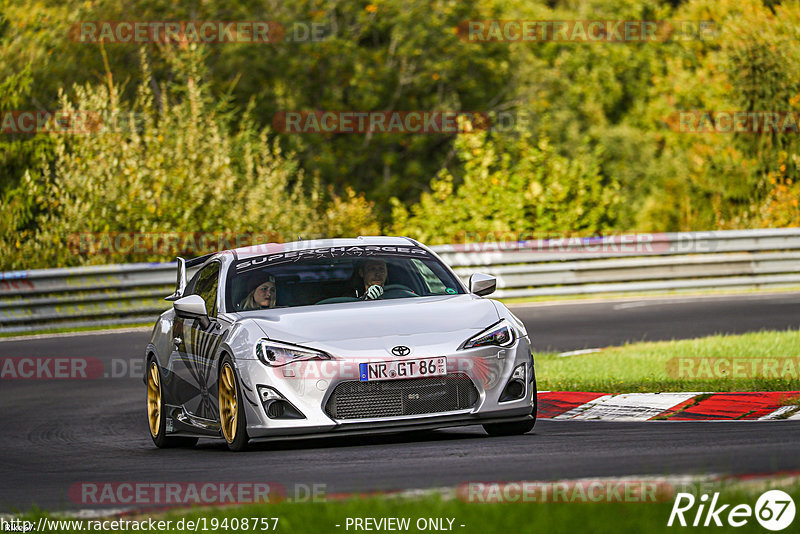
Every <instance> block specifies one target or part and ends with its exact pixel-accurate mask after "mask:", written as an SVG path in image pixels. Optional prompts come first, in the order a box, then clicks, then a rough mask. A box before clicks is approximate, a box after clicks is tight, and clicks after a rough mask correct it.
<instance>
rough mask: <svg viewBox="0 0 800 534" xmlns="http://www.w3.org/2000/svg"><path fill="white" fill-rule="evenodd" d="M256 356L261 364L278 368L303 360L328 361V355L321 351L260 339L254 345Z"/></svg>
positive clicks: (329, 357)
mask: <svg viewBox="0 0 800 534" xmlns="http://www.w3.org/2000/svg"><path fill="white" fill-rule="evenodd" d="M256 356H257V357H258V359H259V360H261V362H262V363H265V364H267V365H270V366H272V367H280V366H282V365H286V364H287V363H291V362H297V361H303V360H330V359H331V356H330V354H328V353H326V352H322V351H321V350H315V349H309V348H307V347H301V346H299V345H292V344H290V343H283V342H281V341H273V340H271V339H262V340H261V341H259V342H258V343H256Z"/></svg>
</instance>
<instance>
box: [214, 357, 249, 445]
mask: <svg viewBox="0 0 800 534" xmlns="http://www.w3.org/2000/svg"><path fill="white" fill-rule="evenodd" d="M217 389H218V390H219V396H218V398H219V422H220V430H221V431H222V437H223V438H225V443H227V444H228V448H229V449H230V450H232V451H236V452H239V451H244V450H246V449H247V442H248V441H249V439H250V438H249V436H248V435H247V420H246V417H245V415H244V404H243V403H242V390H241V388H240V387H239V378H238V377H237V376H236V370H235V369H234V367H233V359H232V358H231V357H230V356H229V355H227V354H226V355H225V357H224V358H222V365H220V367H219V377H218V379H217Z"/></svg>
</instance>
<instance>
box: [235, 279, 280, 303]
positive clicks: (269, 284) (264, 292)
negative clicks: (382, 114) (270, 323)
mask: <svg viewBox="0 0 800 534" xmlns="http://www.w3.org/2000/svg"><path fill="white" fill-rule="evenodd" d="M277 299H278V288H277V286H276V285H275V277H274V276H272V275H267V278H266V280H264V281H263V282H261V283H260V284H258V285H256V286H255V287H253V289H251V290H250V292H249V293H248V294H247V298H245V299H244V302H243V303H242V311H250V310H265V309H269V308H274V307H275V301H276V300H277Z"/></svg>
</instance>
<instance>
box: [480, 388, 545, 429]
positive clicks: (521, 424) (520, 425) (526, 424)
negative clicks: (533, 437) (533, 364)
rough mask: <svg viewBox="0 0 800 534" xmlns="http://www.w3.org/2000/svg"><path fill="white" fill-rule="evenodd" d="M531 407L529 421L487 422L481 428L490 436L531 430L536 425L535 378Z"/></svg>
mask: <svg viewBox="0 0 800 534" xmlns="http://www.w3.org/2000/svg"><path fill="white" fill-rule="evenodd" d="M532 387H533V408H532V409H531V415H532V416H533V419H531V420H529V421H515V422H513V423H489V424H487V425H483V429H484V430H485V431H486V433H487V434H489V435H490V436H519V435H521V434H527V433H528V432H530V431H531V430H533V427H534V425H536V407H537V404H538V402H537V400H536V380H535V379H534V381H533V384H532Z"/></svg>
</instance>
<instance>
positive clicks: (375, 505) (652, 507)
mask: <svg viewBox="0 0 800 534" xmlns="http://www.w3.org/2000/svg"><path fill="white" fill-rule="evenodd" d="M769 487H774V486H773V483H768V484H767V485H766V486H764V485H761V486H752V485H751V486H748V487H743V486H723V487H719V488H713V489H707V488H705V489H704V488H703V487H702V486H699V487H698V488H697V489H696V490H695V491H694V493H695V494H696V497H697V498H698V499H697V501H696V504H695V506H694V507H693V508H691V509H690V510H689V511H687V512H686V513H685V518H686V520H687V522H688V523H689V525H691V521H693V520H694V517H695V514H696V512H697V510H698V504H699V502H700V501H699V497H700V495H701V494H703V493H705V494H709V497H711V496H712V495H713V493H714V492H717V491H719V493H720V495H719V499H718V503H719V505H723V504H729V505H730V506H728V508H727V510H725V512H724V513H722V514H721V517H720V519H721V521H722V523H723V526H722V527H711V530H713V531H714V532H739V533H741V532H763V531H764V529H763V528H761V526H760V525H759V524H758V522H757V520H756V518H755V517H754V516H751V517H749V518H745V519H747V523H746V524H745V525H744V527H740V528H734V527H732V526H730V525H727V524H725V523H726V519H727V512H728V511H730V509H731V508H732V507H733V506H735V505H738V504H745V505H748V506H750V507H751V508H754V507H755V504H756V501H757V499H758V497H759V495H760V494H761V493H762V492H763V491H764V490H765V489H767V488H769ZM780 487H781V489H782V490H783V491H786V492H787V493H788V494H789V495H790V496H791V497H792V498H793V499H794V500H795V502H800V485H798V484H797V482H794V483H793V484H791V485H786V484H781V485H780ZM567 496H568V497H567V499H566V500H567V502H564V501H565V499H561V500H560V501H559V502H506V503H502V504H498V503H480V502H466V501H464V500H459V499H454V498H442V496H439V495H434V496H424V497H418V498H405V497H403V498H400V497H371V498H363V499H362V498H352V499H347V500H343V501H328V502H322V503H288V502H286V503H277V504H256V505H244V506H238V507H228V508H217V509H215V508H194V509H179V510H173V511H169V512H166V513H160V514H156V515H149V516H144V515H142V516H136V515H129V516H126V517H123V518H121V519H124V520H128V521H132V520H143V519H144V520H146V519H150V518H152V519H154V520H164V521H166V520H169V521H171V523H170V524H169V525H168V527H167V528H165V529H159V531H165V532H181V531H193V530H195V529H190V528H189V527H188V526H187V522H188V521H195V522H196V525H197V526H198V528H197V529H196V531H198V532H224V531H227V532H242V531H247V530H249V531H254V532H256V531H257V532H264V531H267V530H268V531H275V532H280V533H286V534H319V533H328V532H342V533H345V532H354V531H363V530H364V529H358V530H356V529H355V528H353V525H352V524H350V526H349V528H348V518H351V519H353V518H374V519H376V520H380V519H387V518H401V519H405V518H408V525H409V527H408V528H407V529H400V530H399V531H402V532H430V531H431V530H436V529H432V528H430V525H431V523H430V522H428V521H427V520H428V519H431V518H432V519H437V520H440V521H441V523H439V524H441V525H442V526H444V527H448V528H444V529H442V530H451V531H454V532H461V533H464V534H467V533H473V532H474V533H482V534H483V533H487V532H547V533H549V534H558V533H562V532H563V533H565V534H566V533H573V532H613V533H615V534H625V533H631V534H633V533H636V534H638V533H641V532H648V533H649V532H674V531H675V529H676V528H677V529H678V530H680V529H681V527H680V526H677V525H676V526H673V527H668V526H667V522H668V520H669V517H670V513H671V510H672V506H673V503H674V501H675V498H674V495H672V494H670V495H666V497H665V498H663V499H658V500H659V501H660V502H603V501H601V502H584V499H577V500H572V499H574V497H572V498H571V497H570V494H569V493H568V494H567ZM570 501H571V502H570ZM39 517H42V515H41V514H32V515H28V516H26V517H25V519H26V520H28V521H32V522H33V524H37V522H38V519H39ZM44 517H48V518H51V516H47V515H46V516H44ZM253 518H256V520H257V523H258V525H259V526H258V527H256V528H253ZM262 518H264V519H266V520H267V521H266V523H264V522H262ZM274 518H277V523H276V522H275V521H274ZM245 519H247V521H248V523H247V526H245V524H244V520H245ZM704 519H705V514H703V518H702V520H704ZM181 520H183V522H184V523H183V529H179V528H177V527H178V525H179V523H178V522H179V521H181ZM450 520H452V522H451V521H450ZM418 521H420V523H419V526H422V525H423V523H422V521H425V525H428V528H426V529H424V530H423V529H420V528H417V527H418ZM797 521H798V520H797V519H795V522H794V523H795V524H796V523H797ZM85 522H92V520H84V523H85ZM264 524H268V529H263V528H261V527H262V525H264ZM701 524H702V522H701ZM450 525H452V527H450ZM462 525H463V526H462ZM47 526H49V527H50V528H49V529H48V530H49V531H52V532H65V533H72V532H79V531H82V532H85V531H87V530H99V529H97V528H90V527H88V526H87V525H84V527H78V525H77V523H72V524H69V523H62V524H61V525H58V524H54V523H48V524H47ZM373 526H374V525H373ZM689 528H691V527H689ZM370 530H373V531H376V532H388V531H390V529H387V528H374V529H370ZM691 530H692V531H693V532H694V531H696V530H698V528H691ZM699 530H705V529H703V528H702V527H700V528H699ZM790 530H791V528H789V529H788V530H787V532H788V531H790ZM105 531H110V532H130V531H131V529H130V528H128V529H127V530H114V529H113V528H112V529H110V530H105Z"/></svg>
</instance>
